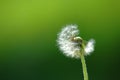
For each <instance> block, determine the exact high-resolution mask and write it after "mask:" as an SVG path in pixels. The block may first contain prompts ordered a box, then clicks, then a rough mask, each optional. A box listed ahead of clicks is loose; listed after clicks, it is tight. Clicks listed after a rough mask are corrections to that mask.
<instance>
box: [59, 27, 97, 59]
mask: <svg viewBox="0 0 120 80" xmlns="http://www.w3.org/2000/svg"><path fill="white" fill-rule="evenodd" d="M78 35H79V30H78V27H77V25H67V26H66V27H64V28H63V29H62V30H61V32H60V33H59V34H58V39H57V43H58V46H59V48H60V50H61V51H62V52H63V54H65V55H66V56H68V57H71V58H80V55H81V51H82V50H83V51H84V53H83V54H84V55H89V54H90V53H91V52H93V51H94V43H95V40H94V39H91V40H89V41H88V42H87V44H86V45H85V43H84V40H83V39H82V38H81V37H79V36H78Z"/></svg>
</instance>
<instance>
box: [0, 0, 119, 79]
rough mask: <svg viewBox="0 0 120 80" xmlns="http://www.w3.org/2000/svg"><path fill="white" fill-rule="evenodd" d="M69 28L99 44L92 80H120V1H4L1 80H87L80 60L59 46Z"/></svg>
mask: <svg viewBox="0 0 120 80" xmlns="http://www.w3.org/2000/svg"><path fill="white" fill-rule="evenodd" d="M66 24H77V25H79V29H80V36H81V37H83V38H84V39H85V40H89V39H90V38H94V39H95V40H96V46H95V51H94V53H93V54H92V55H90V56H87V57H86V63H87V67H88V73H89V78H90V80H120V69H119V68H120V58H119V56H120V54H119V53H120V50H119V43H120V42H119V41H120V1H119V0H0V73H1V75H0V80H83V74H82V67H81V62H80V60H76V59H71V58H67V57H65V56H64V55H63V54H62V52H60V51H59V49H58V47H57V45H56V39H57V33H58V32H59V31H60V30H61V28H62V27H63V26H65V25H66Z"/></svg>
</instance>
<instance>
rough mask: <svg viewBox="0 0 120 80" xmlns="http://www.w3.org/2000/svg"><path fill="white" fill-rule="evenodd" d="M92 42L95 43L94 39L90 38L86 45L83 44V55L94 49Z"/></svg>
mask: <svg viewBox="0 0 120 80" xmlns="http://www.w3.org/2000/svg"><path fill="white" fill-rule="evenodd" d="M94 44H95V40H94V39H90V40H89V41H88V43H87V45H86V46H85V49H84V51H85V55H90V53H91V52H93V51H94Z"/></svg>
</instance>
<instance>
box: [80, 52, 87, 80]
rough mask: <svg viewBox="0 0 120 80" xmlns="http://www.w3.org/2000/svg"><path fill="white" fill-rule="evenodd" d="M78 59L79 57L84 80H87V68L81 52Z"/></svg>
mask: <svg viewBox="0 0 120 80" xmlns="http://www.w3.org/2000/svg"><path fill="white" fill-rule="evenodd" d="M80 57H81V63H82V68H83V76H84V80H88V73H87V67H86V63H85V57H84V54H83V51H82V54H81V56H80Z"/></svg>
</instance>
